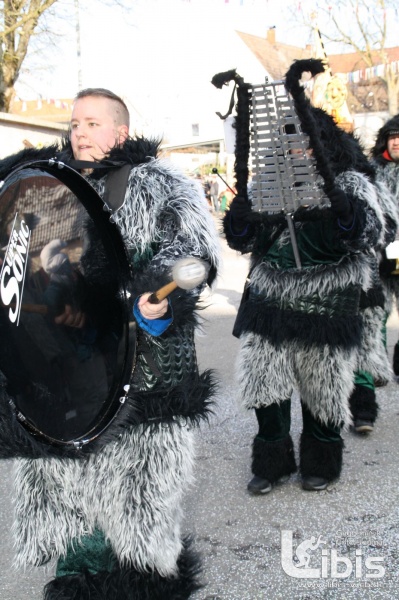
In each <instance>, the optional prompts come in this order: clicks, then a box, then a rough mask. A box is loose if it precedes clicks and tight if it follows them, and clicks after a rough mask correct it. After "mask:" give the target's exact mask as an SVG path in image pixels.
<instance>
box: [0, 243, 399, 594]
mask: <svg viewBox="0 0 399 600" xmlns="http://www.w3.org/2000/svg"><path fill="white" fill-rule="evenodd" d="M221 241H222V247H223V255H224V265H223V270H222V275H221V277H220V278H219V280H218V284H217V287H216V288H215V289H214V290H213V291H212V292H211V293H209V292H208V293H206V294H204V297H203V301H204V305H205V306H206V308H205V309H204V311H203V313H202V314H203V317H204V324H203V327H202V329H201V331H200V332H199V333H198V335H197V352H198V359H199V363H200V367H201V368H212V369H216V371H217V372H218V376H219V379H220V387H219V392H218V395H217V399H216V403H215V407H214V413H213V415H212V416H211V418H210V419H209V423H204V424H203V425H202V426H201V427H200V430H199V431H198V432H197V433H196V438H197V460H196V466H195V483H194V484H193V485H192V486H191V487H190V488H189V489H188V490H187V495H186V499H185V515H186V516H185V522H184V530H185V532H187V533H191V534H193V535H194V542H195V547H196V549H197V550H198V551H199V552H201V554H202V556H203V565H204V568H203V575H202V578H203V582H204V587H203V588H202V589H201V590H200V591H198V592H196V593H195V594H194V595H193V600H278V599H280V598H281V599H284V600H310V599H312V600H313V599H328V600H338V599H342V600H344V599H345V600H351V599H356V600H359V599H364V600H378V599H387V600H388V599H389V600H391V599H395V598H399V586H398V583H399V582H398V565H399V560H398V559H399V543H398V540H399V523H398V469H397V466H398V462H399V461H398V459H399V447H398V443H397V438H398V428H399V406H398V392H399V384H398V383H396V381H392V382H391V383H389V385H388V386H387V387H385V388H382V389H379V390H378V401H379V404H380V416H379V418H378V421H377V424H376V427H375V429H374V432H373V433H372V434H371V435H369V436H368V437H363V436H359V435H355V434H353V433H352V432H350V431H348V432H346V433H345V434H344V437H345V451H344V467H343V472H342V476H341V478H340V480H339V481H338V482H336V483H334V484H333V485H331V486H330V487H329V488H327V490H325V491H322V492H305V491H303V490H302V488H301V486H300V482H299V478H298V476H297V475H293V476H292V477H291V478H290V480H289V481H288V482H287V483H285V484H283V485H280V486H278V487H276V488H274V489H273V490H272V492H271V493H270V494H267V495H264V496H258V497H254V496H250V495H249V494H248V492H247V491H246V485H247V482H248V480H249V479H250V477H251V472H250V454H251V444H252V439H253V436H254V435H255V433H256V425H255V417H254V415H253V414H252V413H248V412H244V411H243V410H242V409H241V408H240V405H239V398H238V392H237V386H236V383H235V361H236V356H237V350H238V340H236V339H235V338H234V337H233V336H232V335H231V331H232V327H233V323H234V318H235V315H236V312H237V308H238V304H239V301H240V297H241V291H242V288H243V285H244V280H245V277H246V274H247V270H248V262H247V259H246V258H245V257H242V256H240V255H239V254H237V253H236V252H234V251H232V250H230V249H229V248H227V246H226V244H225V242H224V240H223V239H221ZM398 336H399V319H398V315H397V314H396V313H395V314H393V315H392V316H391V317H390V319H389V321H388V347H389V352H390V353H392V346H393V344H394V343H395V341H396V340H397V339H398ZM300 431H301V416H300V410H299V400H298V397H297V396H296V395H295V394H294V402H293V422H292V436H293V439H294V443H295V446H296V449H297V448H298V438H299V435H300ZM11 494H12V474H11V463H10V462H9V461H3V462H2V463H0V528H1V533H2V538H1V539H2V551H1V555H0V600H40V598H41V590H42V588H43V585H44V584H45V582H46V581H47V580H48V579H49V578H50V577H51V576H52V574H53V569H54V565H50V566H49V567H47V568H40V569H35V570H32V571H27V572H25V573H21V572H16V571H15V570H14V569H13V567H12V554H13V550H12V538H11V526H12V508H11ZM312 538H313V539H312ZM309 544H312V547H311V548H309ZM301 558H302V559H303V558H304V559H305V563H306V564H305V563H303V562H302V563H301V562H299V561H300V560H301ZM306 560H308V562H306ZM301 565H302V566H301Z"/></svg>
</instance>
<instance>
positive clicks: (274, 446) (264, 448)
mask: <svg viewBox="0 0 399 600" xmlns="http://www.w3.org/2000/svg"><path fill="white" fill-rule="evenodd" d="M295 471H296V463H295V454H294V444H293V442H292V438H291V436H290V435H288V436H287V437H286V438H285V439H284V440H280V441H276V442H265V441H264V440H261V439H259V438H257V437H256V438H255V439H254V441H253V444H252V473H253V474H254V475H257V476H258V477H262V478H263V479H267V480H268V481H270V483H276V481H278V480H279V479H280V477H283V476H284V475H291V473H295Z"/></svg>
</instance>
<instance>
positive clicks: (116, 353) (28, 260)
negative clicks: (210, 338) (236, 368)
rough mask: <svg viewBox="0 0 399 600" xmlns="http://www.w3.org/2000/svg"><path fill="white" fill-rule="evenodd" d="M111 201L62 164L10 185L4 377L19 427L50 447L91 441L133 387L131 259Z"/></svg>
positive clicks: (28, 169) (1, 245)
mask: <svg viewBox="0 0 399 600" xmlns="http://www.w3.org/2000/svg"><path fill="white" fill-rule="evenodd" d="M103 206H104V205H103V202H102V200H101V198H100V196H99V195H98V194H97V192H96V191H95V190H94V188H93V187H92V186H91V185H90V184H89V183H88V182H87V181H86V180H85V179H84V178H83V177H82V176H81V175H79V174H78V173H77V172H76V171H74V170H73V169H71V168H70V167H68V166H67V165H64V164H63V163H61V162H58V161H55V160H51V161H37V162H32V163H27V164H25V165H23V166H22V167H19V168H17V169H15V170H14V171H13V172H12V173H11V174H10V175H9V176H8V177H7V178H6V179H5V181H4V182H3V185H2V187H1V190H0V270H1V289H0V293H1V296H0V340H1V342H0V372H1V373H0V375H1V376H2V378H1V379H2V381H3V382H5V388H6V398H7V401H8V402H10V403H11V405H12V407H13V410H14V412H15V415H16V418H17V420H18V421H19V423H20V424H21V425H22V426H23V427H24V428H25V430H26V431H28V432H29V433H30V434H32V435H33V436H34V437H35V438H36V439H37V440H40V442H43V443H44V444H47V445H49V446H58V447H59V446H63V447H65V446H71V447H73V448H82V447H87V446H90V442H92V441H94V440H96V439H97V438H98V437H99V436H101V435H102V434H103V433H104V432H105V430H107V429H108V428H109V426H110V424H111V423H112V422H113V421H114V420H115V417H116V416H117V414H118V413H119V411H120V410H122V407H123V404H124V400H125V399H126V395H127V391H128V387H129V381H130V377H131V372H132V368H133V363H134V354H135V333H134V332H135V328H134V323H133V322H132V320H131V317H130V314H131V311H130V310H129V302H128V296H129V294H128V291H127V283H128V277H129V263H128V259H127V255H126V251H125V248H124V244H123V241H122V238H121V237H120V235H119V232H118V230H117V229H116V226H115V225H114V224H113V223H111V222H110V220H109V214H107V213H106V212H105V211H104V209H103Z"/></svg>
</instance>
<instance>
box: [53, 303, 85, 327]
mask: <svg viewBox="0 0 399 600" xmlns="http://www.w3.org/2000/svg"><path fill="white" fill-rule="evenodd" d="M54 321H55V323H56V324H57V325H67V326H68V327H76V328H78V329H81V328H82V327H83V326H84V324H85V323H86V315H85V313H82V312H81V311H80V310H75V309H73V308H72V306H71V305H70V304H66V305H65V310H64V312H63V313H62V314H61V315H58V317H55V318H54Z"/></svg>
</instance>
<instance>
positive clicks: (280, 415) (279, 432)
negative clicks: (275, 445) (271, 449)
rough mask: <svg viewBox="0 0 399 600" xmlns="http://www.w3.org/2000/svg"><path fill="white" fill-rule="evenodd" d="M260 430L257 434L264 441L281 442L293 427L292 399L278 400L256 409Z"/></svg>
mask: <svg viewBox="0 0 399 600" xmlns="http://www.w3.org/2000/svg"><path fill="white" fill-rule="evenodd" d="M255 414H256V418H257V420H258V425H259V431H258V434H257V436H256V438H257V439H258V440H262V441H263V442H279V441H281V440H284V439H285V438H286V437H287V435H288V434H289V433H290V429H291V400H284V402H281V404H277V403H276V402H275V403H273V404H270V406H264V407H262V408H256V409H255Z"/></svg>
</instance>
